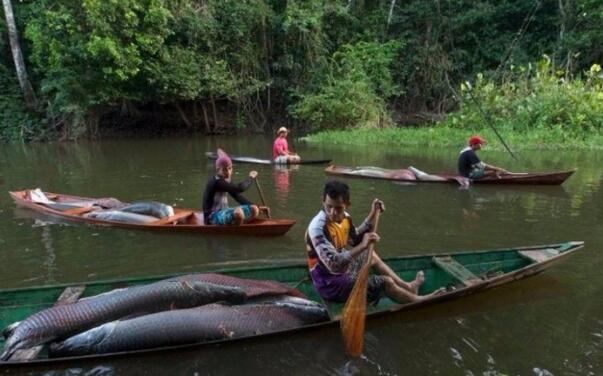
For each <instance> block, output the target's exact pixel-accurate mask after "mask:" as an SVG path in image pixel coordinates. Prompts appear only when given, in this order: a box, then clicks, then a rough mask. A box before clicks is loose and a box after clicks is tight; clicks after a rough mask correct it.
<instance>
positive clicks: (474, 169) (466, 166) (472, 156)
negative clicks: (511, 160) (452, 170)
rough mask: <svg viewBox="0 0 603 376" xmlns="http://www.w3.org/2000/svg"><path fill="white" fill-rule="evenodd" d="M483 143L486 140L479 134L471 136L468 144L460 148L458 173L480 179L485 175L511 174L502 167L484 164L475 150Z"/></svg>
mask: <svg viewBox="0 0 603 376" xmlns="http://www.w3.org/2000/svg"><path fill="white" fill-rule="evenodd" d="M485 144H486V140H484V139H483V138H481V137H480V136H471V137H470V138H469V146H467V147H466V148H464V149H463V150H461V154H460V155H459V159H458V170H459V175H461V176H464V177H466V178H469V179H481V178H483V177H486V176H492V175H496V176H499V175H500V174H505V175H506V174H511V172H509V171H507V170H505V169H504V168H500V167H496V166H493V165H489V164H486V163H484V162H482V161H481V160H480V159H479V157H478V156H477V153H476V152H477V151H478V150H480V149H481V148H482V145H485Z"/></svg>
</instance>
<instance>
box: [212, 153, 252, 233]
mask: <svg viewBox="0 0 603 376" xmlns="http://www.w3.org/2000/svg"><path fill="white" fill-rule="evenodd" d="M257 175H258V173H257V172H256V171H250V172H249V176H248V177H247V179H245V180H243V181H242V182H240V183H238V184H234V183H232V182H231V178H232V161H231V159H230V157H229V156H228V155H227V154H226V153H225V152H223V151H222V150H221V149H218V159H216V174H215V175H214V176H211V177H210V178H209V180H208V181H207V185H206V186H205V192H204V193H203V218H204V222H205V224H212V225H230V224H235V225H240V224H242V223H243V222H249V221H251V220H253V219H255V218H256V217H257V216H258V213H259V208H258V207H257V206H256V205H253V204H251V202H250V201H249V200H247V199H246V198H245V197H244V196H243V195H241V193H242V192H245V191H246V190H247V189H248V188H249V186H251V184H252V179H255V178H256V177H257ZM227 194H230V195H231V196H232V198H234V199H235V200H236V201H237V202H238V203H239V204H241V205H240V206H237V207H234V208H229V207H228V198H227V196H226V195H227Z"/></svg>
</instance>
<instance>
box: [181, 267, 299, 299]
mask: <svg viewBox="0 0 603 376" xmlns="http://www.w3.org/2000/svg"><path fill="white" fill-rule="evenodd" d="M170 280H172V281H197V282H208V283H215V284H217V285H223V286H237V287H241V288H242V289H243V290H244V291H245V293H246V295H247V297H248V298H253V297H260V296H275V295H291V296H296V297H298V298H306V296H305V295H304V294H302V293H301V292H300V291H299V290H297V289H295V288H292V287H289V286H287V285H285V284H283V283H279V282H275V281H265V280H253V279H243V278H237V277H232V276H228V275H224V274H217V273H202V274H187V275H184V276H179V277H174V278H171V279H170Z"/></svg>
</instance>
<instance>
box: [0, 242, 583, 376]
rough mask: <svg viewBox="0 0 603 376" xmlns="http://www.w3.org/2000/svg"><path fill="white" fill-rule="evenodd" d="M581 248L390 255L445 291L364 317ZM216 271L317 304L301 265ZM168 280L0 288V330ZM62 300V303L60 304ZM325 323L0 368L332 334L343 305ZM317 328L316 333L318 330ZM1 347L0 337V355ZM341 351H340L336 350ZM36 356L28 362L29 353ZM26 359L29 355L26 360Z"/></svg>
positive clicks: (496, 282) (479, 287) (451, 293)
mask: <svg viewBox="0 0 603 376" xmlns="http://www.w3.org/2000/svg"><path fill="white" fill-rule="evenodd" d="M583 246H584V242H581V241H571V242H566V243H560V244H550V245H540V246H529V247H518V248H508V249H497V250H483V251H462V252H456V253H436V254H421V255H413V256H403V257H393V258H386V259H384V261H385V262H387V264H388V265H390V266H391V267H392V269H393V270H394V271H395V272H396V273H397V274H398V275H399V276H400V277H402V278H404V279H405V280H410V279H412V278H414V276H415V274H416V273H417V271H419V270H423V271H424V272H425V276H426V281H425V283H424V284H423V286H421V291H420V294H422V295H423V294H427V293H430V292H432V291H435V290H436V289H438V288H441V287H445V288H446V292H445V293H443V294H441V295H438V296H434V297H431V298H429V299H425V300H422V301H418V302H413V303H407V304H397V303H394V302H392V301H391V300H389V299H387V298H384V299H381V301H380V302H379V303H378V304H377V305H376V306H369V307H367V315H368V316H367V317H368V318H369V319H370V318H375V317H379V316H383V315H392V314H395V313H396V312H401V311H407V310H411V309H415V308H419V307H425V306H427V305H431V304H436V303H442V302H445V301H448V300H452V299H456V298H459V297H462V296H465V295H470V294H473V293H476V292H480V291H483V290H486V289H490V288H493V287H496V286H500V285H503V284H506V283H509V282H513V281H516V280H520V279H523V278H526V277H529V276H532V275H535V274H538V273H540V272H542V271H544V270H545V269H547V268H549V267H550V266H552V265H554V264H557V263H558V262H559V261H561V260H563V259H565V258H566V257H567V256H569V255H571V254H573V253H574V252H575V251H577V250H578V249H581V248H582V247H583ZM207 271H212V272H217V273H222V274H226V275H231V276H235V277H239V278H252V279H264V280H274V281H279V282H281V283H285V284H287V285H289V286H291V287H295V288H297V289H298V290H300V291H301V292H302V293H303V294H305V295H306V296H307V297H308V298H309V299H311V300H314V301H317V302H321V299H320V297H319V296H318V295H317V293H316V292H315V291H314V288H313V287H312V282H311V281H310V279H309V277H308V269H307V266H306V264H305V263H304V262H303V261H300V262H290V263H286V264H281V265H278V264H271V266H265V267H246V268H229V269H216V268H215V267H214V268H208V270H204V271H202V272H207ZM168 277H173V275H169V276H166V275H164V276H157V277H145V278H130V279H120V280H112V281H102V282H89V283H81V284H62V285H54V286H41V287H31V288H20V289H6V290H0V326H1V327H2V328H5V327H6V326H8V325H10V324H12V323H14V322H17V321H21V320H23V319H25V318H27V317H28V316H29V315H31V314H33V313H36V312H39V311H41V310H43V309H46V308H49V307H51V306H53V305H55V304H69V303H70V302H74V301H77V299H79V298H80V297H87V296H91V295H96V294H99V293H103V292H108V291H110V290H113V289H116V288H123V287H127V286H135V285H141V284H148V283H152V282H155V281H158V280H161V279H165V278H168ZM65 299H67V302H65ZM327 307H328V309H329V316H330V318H331V319H330V320H329V321H326V322H321V323H318V324H312V325H307V326H302V327H300V328H296V329H291V330H286V331H280V332H273V333H264V334H259V335H253V336H249V337H243V338H235V339H226V340H219V341H212V342H204V343H196V344H189V345H181V346H171V347H163V348H154V349H146V350H137V351H129V352H120V353H111V354H103V355H86V356H78V357H65V358H48V357H47V355H45V354H46V352H45V351H44V350H43V349H42V350H40V349H39V348H38V349H34V350H32V351H28V350H25V352H26V353H25V354H22V353H21V354H18V355H17V356H16V358H15V356H13V358H11V359H9V360H8V361H6V362H2V363H0V370H5V371H6V370H8V369H9V368H11V367H12V368H19V367H21V368H23V367H27V366H41V367H44V366H47V367H51V366H57V367H58V366H60V365H68V364H74V363H73V362H74V361H76V360H77V361H78V363H77V364H81V363H82V362H84V361H86V360H88V361H94V360H97V361H98V360H102V361H107V360H108V358H112V357H139V356H143V355H144V354H155V353H167V352H169V351H187V349H193V348H194V349H195V353H196V354H199V352H198V351H202V350H203V349H210V348H215V347H219V346H224V345H226V344H229V345H233V346H234V345H236V344H237V343H239V344H242V345H243V346H249V341H256V340H261V339H262V338H268V337H274V336H283V337H285V338H287V341H291V340H293V339H292V338H294V337H292V336H293V335H294V334H295V333H298V332H302V331H303V332H311V331H312V330H322V329H327V328H330V327H331V328H330V329H329V330H332V331H334V330H338V326H339V318H340V314H341V311H342V309H343V304H340V303H337V304H327ZM321 328H322V329H321ZM3 348H4V339H3V338H1V339H0V351H2V350H3ZM342 351H343V349H342ZM28 353H31V354H34V355H35V356H37V357H36V358H32V357H31V354H28ZM28 356H29V357H28Z"/></svg>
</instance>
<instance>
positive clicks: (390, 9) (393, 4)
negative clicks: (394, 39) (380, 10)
mask: <svg viewBox="0 0 603 376" xmlns="http://www.w3.org/2000/svg"><path fill="white" fill-rule="evenodd" d="M395 6H396V0H392V2H391V3H390V5H389V15H388V16H387V26H389V24H390V23H391V22H392V16H393V15H394V7H395Z"/></svg>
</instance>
